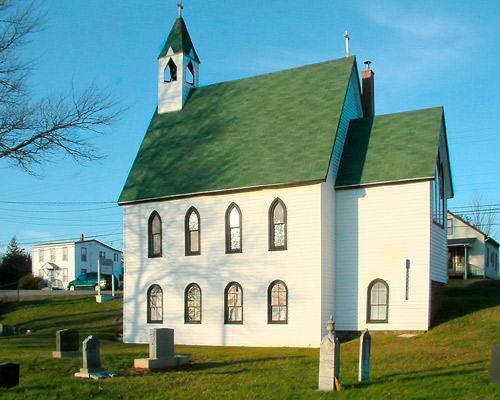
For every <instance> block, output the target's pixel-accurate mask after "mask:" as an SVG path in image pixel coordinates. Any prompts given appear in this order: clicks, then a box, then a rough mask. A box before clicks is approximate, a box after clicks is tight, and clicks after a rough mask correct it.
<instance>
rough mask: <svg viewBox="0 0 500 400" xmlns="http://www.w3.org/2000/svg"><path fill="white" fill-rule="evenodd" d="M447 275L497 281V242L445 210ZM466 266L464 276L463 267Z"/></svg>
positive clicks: (498, 276)
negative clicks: (446, 218)
mask: <svg viewBox="0 0 500 400" xmlns="http://www.w3.org/2000/svg"><path fill="white" fill-rule="evenodd" d="M447 226H448V276H449V277H450V278H451V277H464V278H467V277H471V276H481V277H485V278H491V279H499V278H500V274H499V271H498V248H499V245H498V243H497V242H496V241H495V240H494V239H493V238H491V237H489V236H488V235H486V234H485V233H484V232H481V231H480V230H479V229H477V228H476V227H474V226H472V225H471V224H469V223H468V222H466V221H464V220H463V219H462V218H460V217H459V216H458V215H456V214H453V213H451V212H449V211H448V224H447ZM466 265H467V275H465V273H464V272H465V266H466Z"/></svg>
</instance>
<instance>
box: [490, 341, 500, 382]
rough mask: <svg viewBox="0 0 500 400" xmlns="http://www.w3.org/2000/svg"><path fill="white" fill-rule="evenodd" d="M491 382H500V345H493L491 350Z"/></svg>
mask: <svg viewBox="0 0 500 400" xmlns="http://www.w3.org/2000/svg"><path fill="white" fill-rule="evenodd" d="M490 382H491V383H500V346H493V349H492V351H491V371H490Z"/></svg>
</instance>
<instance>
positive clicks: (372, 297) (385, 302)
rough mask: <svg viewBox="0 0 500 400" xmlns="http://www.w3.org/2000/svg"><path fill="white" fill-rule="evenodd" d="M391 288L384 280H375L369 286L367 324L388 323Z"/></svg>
mask: <svg viewBox="0 0 500 400" xmlns="http://www.w3.org/2000/svg"><path fill="white" fill-rule="evenodd" d="M388 306H389V286H387V283H386V282H385V281H383V280H382V279H375V280H374V281H373V282H372V283H370V285H369V286H368V315H367V318H366V322H387V314H388Z"/></svg>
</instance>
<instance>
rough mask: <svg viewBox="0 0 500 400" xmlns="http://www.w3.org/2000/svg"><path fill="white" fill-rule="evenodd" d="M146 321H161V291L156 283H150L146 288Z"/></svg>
mask: <svg viewBox="0 0 500 400" xmlns="http://www.w3.org/2000/svg"><path fill="white" fill-rule="evenodd" d="M148 322H150V323H162V322H163V291H162V290H161V287H159V286H158V285H151V286H150V287H149V289H148Z"/></svg>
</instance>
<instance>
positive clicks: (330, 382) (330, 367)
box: [318, 317, 340, 391]
mask: <svg viewBox="0 0 500 400" xmlns="http://www.w3.org/2000/svg"><path fill="white" fill-rule="evenodd" d="M334 327H335V323H334V322H333V318H332V317H330V320H329V321H328V327H327V329H328V334H327V335H326V336H325V337H324V338H323V340H322V341H321V344H320V350H319V385H318V390H325V391H332V390H340V381H339V372H340V342H339V339H338V338H337V336H336V335H335V330H334Z"/></svg>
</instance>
